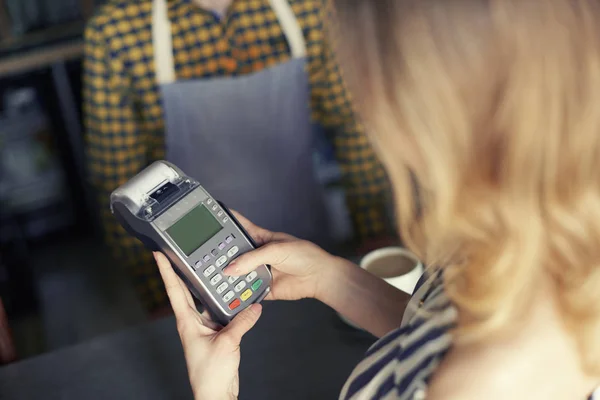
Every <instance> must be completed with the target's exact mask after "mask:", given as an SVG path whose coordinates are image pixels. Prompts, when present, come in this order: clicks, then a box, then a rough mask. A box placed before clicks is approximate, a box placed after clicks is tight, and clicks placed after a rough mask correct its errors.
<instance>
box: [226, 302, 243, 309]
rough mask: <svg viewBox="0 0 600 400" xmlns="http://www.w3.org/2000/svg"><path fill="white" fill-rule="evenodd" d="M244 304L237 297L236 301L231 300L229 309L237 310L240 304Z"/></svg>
mask: <svg viewBox="0 0 600 400" xmlns="http://www.w3.org/2000/svg"><path fill="white" fill-rule="evenodd" d="M241 304H242V302H241V301H240V299H235V300H234V301H232V302H231V304H229V309H230V310H235V309H236V308H238V307H239V306H240V305H241Z"/></svg>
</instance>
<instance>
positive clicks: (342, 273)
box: [223, 213, 410, 337]
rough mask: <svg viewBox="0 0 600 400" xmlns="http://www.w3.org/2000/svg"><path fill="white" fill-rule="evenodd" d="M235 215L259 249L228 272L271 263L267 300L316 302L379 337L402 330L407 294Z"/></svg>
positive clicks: (301, 242) (303, 243)
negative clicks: (306, 300)
mask: <svg viewBox="0 0 600 400" xmlns="http://www.w3.org/2000/svg"><path fill="white" fill-rule="evenodd" d="M234 214H235V216H236V218H237V219H238V221H239V222H240V223H241V224H242V225H243V226H244V228H246V230H247V231H248V233H249V234H250V235H251V236H252V237H253V238H254V240H255V241H256V242H257V244H258V245H259V246H261V247H259V248H258V249H256V250H254V251H250V252H248V253H245V254H243V255H241V256H239V257H238V258H237V259H236V260H235V261H234V262H232V263H231V264H229V266H228V267H227V268H225V269H224V270H223V272H224V273H225V274H227V275H233V276H239V275H244V274H247V273H249V272H250V271H252V270H254V269H256V267H258V266H259V265H262V264H269V265H271V267H272V269H271V271H272V273H273V285H272V286H271V293H270V294H269V296H267V299H272V300H297V299H301V298H306V297H313V298H316V299H318V300H320V301H322V302H323V303H325V304H327V305H328V306H330V307H331V308H333V309H334V310H336V311H337V312H339V313H340V314H342V315H343V316H345V317H346V318H348V319H349V320H351V321H353V322H354V323H355V324H357V325H358V326H360V327H362V328H363V329H365V330H368V331H369V332H371V333H372V334H374V335H376V336H378V337H381V336H383V335H385V334H386V333H388V332H389V331H391V330H392V329H395V328H397V327H398V326H400V322H401V321H402V315H403V314H404V308H405V307H406V304H407V303H408V300H409V299H410V296H409V295H407V294H406V293H404V292H402V291H401V290H398V289H396V288H395V287H393V286H391V285H389V284H388V283H386V282H385V281H384V280H382V279H380V278H378V277H376V276H374V275H372V274H370V273H369V272H367V271H365V270H363V269H362V268H359V267H358V266H357V265H355V264H353V263H351V262H350V261H348V260H345V259H343V258H339V257H335V256H332V255H331V254H329V253H327V252H326V251H324V250H323V249H321V248H320V247H318V246H317V245H315V244H313V243H310V242H307V241H304V240H299V239H297V238H295V237H293V236H290V235H286V234H284V233H273V232H269V231H268V230H266V229H262V228H259V227H257V226H256V225H254V224H252V223H251V222H250V221H248V220H247V219H246V218H244V217H242V216H241V215H239V214H238V213H234Z"/></svg>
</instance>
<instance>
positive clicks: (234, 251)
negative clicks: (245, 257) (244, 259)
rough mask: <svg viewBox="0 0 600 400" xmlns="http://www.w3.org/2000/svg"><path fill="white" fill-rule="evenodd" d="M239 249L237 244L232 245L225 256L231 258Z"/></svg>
mask: <svg viewBox="0 0 600 400" xmlns="http://www.w3.org/2000/svg"><path fill="white" fill-rule="evenodd" d="M239 251H240V248H239V247H237V246H233V247H232V248H230V249H229V251H228V252H227V257H229V258H231V257H233V256H235V255H236V254H237V253H238V252H239Z"/></svg>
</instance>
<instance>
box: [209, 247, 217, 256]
mask: <svg viewBox="0 0 600 400" xmlns="http://www.w3.org/2000/svg"><path fill="white" fill-rule="evenodd" d="M210 254H212V255H213V257H216V256H217V254H219V252H218V251H217V250H215V249H212V250H211V252H210Z"/></svg>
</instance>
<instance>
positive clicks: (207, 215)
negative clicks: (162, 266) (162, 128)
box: [110, 161, 272, 325]
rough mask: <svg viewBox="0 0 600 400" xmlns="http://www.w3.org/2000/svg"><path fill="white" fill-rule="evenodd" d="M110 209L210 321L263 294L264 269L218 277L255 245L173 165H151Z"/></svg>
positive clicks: (227, 317) (267, 283)
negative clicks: (163, 259) (159, 256)
mask: <svg viewBox="0 0 600 400" xmlns="http://www.w3.org/2000/svg"><path fill="white" fill-rule="evenodd" d="M110 207H111V210H112V212H113V214H114V215H115V217H116V218H117V219H118V220H119V222H120V223H121V225H123V227H124V228H125V229H126V230H127V231H128V232H129V233H130V234H132V235H133V236H135V237H137V238H138V239H139V240H141V241H142V242H143V243H144V245H145V246H146V247H148V248H149V249H150V250H152V251H160V252H162V253H164V254H165V255H166V256H167V258H169V260H170V261H171V264H172V265H173V269H174V270H175V271H176V272H177V274H178V275H179V276H180V277H181V278H182V280H183V281H184V282H185V283H186V285H187V286H188V288H189V289H190V291H191V292H192V293H193V294H194V296H196V297H197V298H198V300H200V301H201V302H202V304H203V305H204V307H206V308H207V309H208V310H209V312H210V313H211V315H212V317H213V318H214V319H215V321H216V322H218V323H220V324H222V325H226V324H227V323H228V322H229V321H231V319H233V317H234V316H235V315H236V314H237V313H239V312H240V311H241V310H243V309H245V308H246V307H247V306H249V305H250V304H252V303H256V302H260V301H261V300H263V299H264V298H265V296H266V295H267V294H268V293H269V291H270V287H271V281H272V276H271V272H270V270H269V268H268V267H267V266H265V265H262V266H260V267H259V268H258V269H256V270H255V271H253V272H251V273H249V274H247V275H244V276H239V277H227V276H225V275H223V273H222V269H223V268H225V267H226V266H227V265H228V264H229V262H231V260H233V259H235V258H236V257H237V256H239V255H240V254H243V253H245V252H247V251H250V250H252V249H254V248H256V245H255V244H254V242H253V240H252V238H251V237H250V235H248V234H247V233H246V232H245V231H244V228H243V227H242V226H241V225H240V224H239V222H237V220H236V219H235V217H234V216H233V215H232V214H231V213H230V212H229V210H228V209H227V208H226V207H225V206H224V205H223V204H221V203H219V202H218V201H217V200H216V199H214V198H213V197H212V196H211V195H210V194H209V193H208V192H207V191H206V190H205V189H204V188H202V186H200V184H199V183H198V182H197V181H195V180H194V179H192V178H190V177H188V176H186V175H185V174H184V173H183V172H182V171H181V170H180V169H179V168H177V167H176V166H175V165H173V164H171V163H169V162H166V161H157V162H155V163H153V164H151V165H150V166H148V167H147V168H146V169H144V170H143V171H141V172H140V173H139V174H137V175H136V176H134V177H133V178H132V179H131V180H129V181H128V182H127V183H125V184H124V185H122V186H120V187H119V188H118V189H116V190H115V191H114V192H113V193H112V194H111V197H110Z"/></svg>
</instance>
